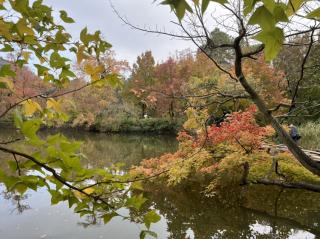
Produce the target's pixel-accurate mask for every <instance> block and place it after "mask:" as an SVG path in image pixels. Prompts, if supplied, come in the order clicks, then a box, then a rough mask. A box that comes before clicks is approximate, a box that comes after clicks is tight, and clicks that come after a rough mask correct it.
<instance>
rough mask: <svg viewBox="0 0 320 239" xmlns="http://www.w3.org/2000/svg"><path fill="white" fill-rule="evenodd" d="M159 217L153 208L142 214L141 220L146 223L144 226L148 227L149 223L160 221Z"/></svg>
mask: <svg viewBox="0 0 320 239" xmlns="http://www.w3.org/2000/svg"><path fill="white" fill-rule="evenodd" d="M160 219H161V217H160V216H159V215H158V214H157V213H156V212H155V211H154V210H152V211H150V212H148V213H147V214H145V215H144V217H143V222H144V224H145V225H146V227H147V228H148V229H149V228H150V225H151V223H156V222H158V221H160Z"/></svg>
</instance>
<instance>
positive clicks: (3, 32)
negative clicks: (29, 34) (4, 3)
mask: <svg viewBox="0 0 320 239" xmlns="http://www.w3.org/2000/svg"><path fill="white" fill-rule="evenodd" d="M0 36H4V37H5V38H6V39H7V40H12V34H11V33H10V26H9V24H8V23H6V22H4V21H3V20H0Z"/></svg>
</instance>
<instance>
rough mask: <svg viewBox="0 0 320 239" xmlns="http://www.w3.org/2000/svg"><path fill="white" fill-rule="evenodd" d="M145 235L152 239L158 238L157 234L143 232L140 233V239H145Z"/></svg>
mask: <svg viewBox="0 0 320 239" xmlns="http://www.w3.org/2000/svg"><path fill="white" fill-rule="evenodd" d="M147 235H149V236H152V237H154V238H157V237H158V235H157V233H155V232H152V231H146V230H144V231H141V232H140V239H145V238H146V236H147Z"/></svg>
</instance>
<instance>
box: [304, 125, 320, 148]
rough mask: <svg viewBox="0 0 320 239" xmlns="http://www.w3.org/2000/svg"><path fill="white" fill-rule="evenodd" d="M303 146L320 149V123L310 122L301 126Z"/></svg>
mask: <svg viewBox="0 0 320 239" xmlns="http://www.w3.org/2000/svg"><path fill="white" fill-rule="evenodd" d="M299 131H300V134H301V136H302V137H301V142H300V143H301V146H302V147H303V148H306V149H313V150H316V149H320V123H319V122H308V123H306V124H304V125H303V126H301V127H299Z"/></svg>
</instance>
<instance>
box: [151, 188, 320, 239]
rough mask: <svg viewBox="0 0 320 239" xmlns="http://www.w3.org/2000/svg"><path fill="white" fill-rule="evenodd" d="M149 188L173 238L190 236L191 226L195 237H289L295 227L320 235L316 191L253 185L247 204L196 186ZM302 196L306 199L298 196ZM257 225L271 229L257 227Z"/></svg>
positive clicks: (153, 201)
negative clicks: (203, 193) (202, 191)
mask: <svg viewBox="0 0 320 239" xmlns="http://www.w3.org/2000/svg"><path fill="white" fill-rule="evenodd" d="M148 191H150V192H148V193H147V195H146V196H147V197H148V198H149V199H150V200H149V202H151V203H153V205H154V207H155V209H157V210H159V211H160V214H162V215H163V216H164V217H165V218H166V219H167V223H168V232H169V233H170V236H169V238H170V239H175V238H187V231H188V230H190V229H191V230H192V231H193V233H194V238H195V239H207V238H288V236H289V235H291V234H292V233H294V230H302V231H308V232H310V233H312V234H314V235H317V236H319V235H320V229H319V228H318V226H317V223H318V222H319V221H320V215H319V214H318V213H317V212H319V210H320V208H319V205H318V204H317V203H316V202H317V201H319V199H320V195H319V194H316V193H310V192H302V191H297V190H289V191H283V192H280V190H279V189H278V188H272V189H271V188H270V187H268V188H264V187H262V188H259V187H258V188H251V189H250V190H246V191H250V193H248V194H247V193H244V196H245V199H244V202H245V203H244V205H243V206H230V204H229V206H226V205H225V204H223V203H221V201H218V200H217V199H214V198H204V197H202V196H200V195H199V193H198V192H197V191H193V189H192V188H185V189H175V190H170V189H169V188H163V187H162V188H160V187H157V186H154V185H148ZM259 191H264V193H261V192H259ZM254 195H256V196H254ZM268 195H272V196H268ZM279 195H280V197H279ZM302 195H303V196H302ZM302 197H303V198H304V200H303V202H301V201H300V200H299V199H298V198H302ZM294 198H296V200H293V199H294ZM301 203H304V205H300V204H301ZM307 203H308V204H307ZM250 206H251V207H252V208H251V207H250ZM254 225H260V226H262V228H267V229H268V230H267V232H263V231H262V230H257V228H256V227H255V226H254Z"/></svg>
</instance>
